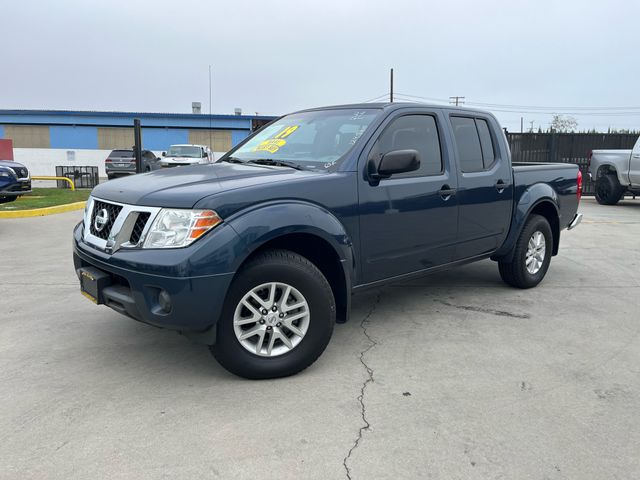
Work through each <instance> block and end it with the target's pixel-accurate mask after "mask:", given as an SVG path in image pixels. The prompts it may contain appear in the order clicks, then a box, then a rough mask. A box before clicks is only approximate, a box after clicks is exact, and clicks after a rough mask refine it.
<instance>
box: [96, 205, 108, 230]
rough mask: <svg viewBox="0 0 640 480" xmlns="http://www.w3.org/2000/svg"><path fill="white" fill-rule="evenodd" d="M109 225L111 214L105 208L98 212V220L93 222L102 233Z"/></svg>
mask: <svg viewBox="0 0 640 480" xmlns="http://www.w3.org/2000/svg"><path fill="white" fill-rule="evenodd" d="M107 223H109V212H108V211H107V209H106V208H103V209H102V210H99V211H98V212H96V218H95V219H94V220H93V227H94V228H95V229H96V230H97V231H98V232H101V231H102V230H103V229H104V227H105V226H106V225H107Z"/></svg>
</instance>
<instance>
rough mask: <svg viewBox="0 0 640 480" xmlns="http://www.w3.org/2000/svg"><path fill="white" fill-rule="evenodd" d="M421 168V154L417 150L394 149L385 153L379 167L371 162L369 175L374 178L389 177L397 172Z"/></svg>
mask: <svg viewBox="0 0 640 480" xmlns="http://www.w3.org/2000/svg"><path fill="white" fill-rule="evenodd" d="M419 168H420V154H419V153H418V152H417V150H393V151H391V152H388V153H385V154H384V155H383V156H382V158H381V159H380V162H379V163H378V165H377V167H376V166H375V164H371V160H370V164H369V176H370V177H371V178H372V179H374V180H380V179H382V178H389V177H390V176H391V175H394V174H397V173H406V172H413V171H415V170H418V169H419Z"/></svg>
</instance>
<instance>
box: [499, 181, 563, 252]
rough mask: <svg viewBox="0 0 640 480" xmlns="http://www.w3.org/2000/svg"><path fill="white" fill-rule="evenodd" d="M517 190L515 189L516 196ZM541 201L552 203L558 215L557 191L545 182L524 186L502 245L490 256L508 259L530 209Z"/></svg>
mask: <svg viewBox="0 0 640 480" xmlns="http://www.w3.org/2000/svg"><path fill="white" fill-rule="evenodd" d="M517 195H518V191H517V189H516V197H517ZM542 202H547V203H550V204H551V205H553V207H554V209H555V212H556V215H558V216H559V211H558V194H557V192H556V191H555V190H554V189H553V188H552V187H551V186H550V185H548V184H546V183H536V184H534V185H531V186H530V187H528V188H526V189H525V190H524V191H523V192H522V194H521V195H520V197H519V199H518V203H517V204H516V206H515V208H514V210H513V218H512V219H511V226H510V227H509V234H508V235H507V238H506V239H505V241H504V243H503V244H502V246H501V247H500V248H499V249H498V251H496V252H495V253H494V254H493V255H492V257H491V258H493V259H494V260H497V259H500V260H508V259H510V257H511V256H512V254H513V249H514V247H515V244H516V241H517V240H518V237H519V236H520V232H522V229H523V228H524V224H525V222H526V221H527V218H528V217H529V215H530V214H531V211H532V210H533V209H534V208H535V207H536V206H538V205H539V204H540V203H542Z"/></svg>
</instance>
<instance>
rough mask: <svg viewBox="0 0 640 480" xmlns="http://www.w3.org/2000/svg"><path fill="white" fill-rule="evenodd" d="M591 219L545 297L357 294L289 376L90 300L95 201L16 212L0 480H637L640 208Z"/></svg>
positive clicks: (10, 250)
mask: <svg viewBox="0 0 640 480" xmlns="http://www.w3.org/2000/svg"><path fill="white" fill-rule="evenodd" d="M581 211H582V212H583V213H584V214H585V220H584V222H583V224H582V225H581V226H580V227H579V228H577V229H576V230H574V231H571V232H568V233H567V232H565V233H564V235H563V237H562V242H561V247H560V254H559V256H557V257H555V258H554V259H553V261H552V263H551V268H550V270H549V273H548V275H547V278H546V279H545V281H544V282H543V284H542V285H540V286H539V287H538V288H535V289H532V290H527V291H521V290H516V289H513V288H509V287H507V286H505V285H504V284H503V283H502V282H501V280H500V277H499V275H498V271H497V266H496V265H495V264H494V263H493V262H490V261H484V262H480V263H477V264H474V265H470V266H467V267H462V268H458V269H455V270H452V271H450V272H446V273H441V274H437V275H433V276H431V277H425V278H423V279H421V280H417V281H412V282H406V283H402V284H397V285H393V286H389V287H386V288H383V289H381V290H379V291H371V292H368V293H366V294H361V295H358V296H356V297H355V298H354V308H353V314H352V321H351V322H350V323H348V324H345V325H337V326H336V329H335V331H334V336H333V339H332V341H331V343H330V345H329V347H328V349H327V350H326V351H325V353H324V355H323V356H322V357H321V358H320V359H319V360H318V361H317V362H316V363H315V364H314V365H313V366H312V367H310V368H309V369H307V370H306V371H304V372H303V373H301V374H299V375H297V376H294V377H290V378H285V379H279V380H273V381H247V380H242V379H239V378H236V377H234V376H232V375H230V374H228V373H227V372H226V371H225V370H223V369H222V368H221V367H220V366H219V365H217V364H216V362H215V361H214V359H213V358H212V357H211V356H210V354H209V352H208V350H207V348H206V347H203V346H199V345H195V344H192V343H190V342H189V341H188V340H186V339H185V338H183V337H181V336H179V335H177V334H175V333H172V332H169V331H161V330H158V329H155V328H152V327H149V326H146V325H143V324H140V323H137V322H135V321H133V320H129V319H127V318H125V317H122V316H120V315H118V314H117V313H115V312H113V311H111V310H110V309H108V308H106V307H96V306H94V305H93V304H91V303H90V302H89V301H88V300H86V299H85V298H84V297H82V296H81V295H80V293H79V289H78V284H77V279H76V276H75V273H74V271H73V266H72V262H71V230H72V227H73V225H74V224H75V223H76V222H77V221H79V220H80V218H81V214H82V212H72V213H67V214H60V215H55V216H49V217H42V218H33V219H15V220H1V221H0V258H1V259H2V261H1V262H0V306H1V308H0V405H1V406H2V408H0V478H2V479H31V478H32V479H71V478H111V479H122V478H132V479H133V478H135V479H140V478H223V479H234V478H265V479H269V478H305V479H306V478H312V479H316V478H317V479H343V478H352V479H371V478H376V479H378V478H389V479H396V478H434V479H452V478H470V479H485V478H494V479H498V478H503V479H560V478H571V479H581V480H583V479H632V478H639V477H640V447H639V445H640V415H638V411H640V313H639V311H640V248H639V245H640V200H627V201H623V202H621V203H620V204H619V205H617V206H614V207H604V206H600V205H597V204H596V203H595V202H594V201H593V200H592V199H585V200H583V202H582V207H581Z"/></svg>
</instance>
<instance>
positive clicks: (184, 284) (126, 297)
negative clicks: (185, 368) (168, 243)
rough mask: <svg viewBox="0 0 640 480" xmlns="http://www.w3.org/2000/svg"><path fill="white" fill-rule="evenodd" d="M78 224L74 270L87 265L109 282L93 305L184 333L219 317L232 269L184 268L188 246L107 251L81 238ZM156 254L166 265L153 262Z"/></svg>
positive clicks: (202, 328) (203, 328)
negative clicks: (165, 302)
mask: <svg viewBox="0 0 640 480" xmlns="http://www.w3.org/2000/svg"><path fill="white" fill-rule="evenodd" d="M82 228H83V227H82V223H80V224H78V225H77V226H76V228H75V230H74V241H73V263H74V267H75V269H76V272H77V273H78V275H79V276H80V272H81V271H82V270H81V269H87V268H89V269H97V270H98V271H99V272H101V273H104V274H107V275H108V276H109V279H108V281H107V284H108V285H106V286H104V287H101V288H100V291H99V292H97V295H95V297H96V299H98V302H97V303H99V304H104V305H106V306H108V307H110V308H111V309H113V310H115V311H117V312H118V313H121V314H123V315H126V316H128V317H131V318H133V319H135V320H138V321H141V322H144V323H147V324H150V325H154V326H156V327H161V328H167V329H171V330H177V331H180V332H181V333H185V334H187V335H190V334H198V333H200V332H207V331H209V330H211V327H213V326H214V325H215V323H216V322H217V321H218V318H219V317H220V315H221V313H222V307H223V304H224V299H225V296H226V293H227V289H228V287H229V284H230V283H231V280H232V278H233V275H234V274H233V273H220V274H207V275H194V273H195V272H189V264H190V261H191V259H190V254H189V252H188V251H187V249H188V248H189V247H187V249H174V250H170V251H169V250H167V251H158V250H155V251H144V250H131V251H122V250H121V251H118V252H116V253H115V254H113V255H107V254H106V253H104V252H101V251H100V250H97V249H95V248H94V247H92V246H91V245H88V244H86V243H84V242H83V240H82ZM191 253H193V251H192V252H191ZM159 255H161V256H162V259H163V260H164V261H165V263H166V265H162V264H161V262H156V261H154V260H153V259H154V256H155V258H156V259H157V258H159ZM136 257H138V258H136ZM140 257H142V261H139V259H140ZM145 262H146V263H145ZM169 264H170V265H169ZM162 291H164V292H166V294H168V296H169V298H170V301H171V308H170V310H169V311H166V310H163V308H162V307H161V301H160V293H161V292H162Z"/></svg>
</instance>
